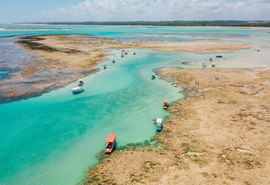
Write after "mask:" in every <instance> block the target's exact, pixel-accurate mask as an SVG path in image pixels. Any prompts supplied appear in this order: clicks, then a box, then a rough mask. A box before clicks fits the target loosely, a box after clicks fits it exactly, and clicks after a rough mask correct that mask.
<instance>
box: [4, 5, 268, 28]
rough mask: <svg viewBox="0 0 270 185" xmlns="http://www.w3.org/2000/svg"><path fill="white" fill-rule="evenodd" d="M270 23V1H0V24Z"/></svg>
mask: <svg viewBox="0 0 270 185" xmlns="http://www.w3.org/2000/svg"><path fill="white" fill-rule="evenodd" d="M228 19H230V20H232V19H233V20H270V0H1V1H0V22H2V23H6V22H20V21H124V20H157V21H159V20H228Z"/></svg>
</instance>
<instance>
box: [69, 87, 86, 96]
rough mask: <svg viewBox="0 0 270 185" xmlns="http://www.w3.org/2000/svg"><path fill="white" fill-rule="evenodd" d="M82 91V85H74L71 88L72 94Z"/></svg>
mask: <svg viewBox="0 0 270 185" xmlns="http://www.w3.org/2000/svg"><path fill="white" fill-rule="evenodd" d="M82 92H83V88H82V87H74V88H72V93H73V94H80V93H82Z"/></svg>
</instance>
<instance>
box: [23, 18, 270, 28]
mask: <svg viewBox="0 0 270 185" xmlns="http://www.w3.org/2000/svg"><path fill="white" fill-rule="evenodd" d="M29 23H31V24H49V25H55V24H57V25H130V26H133V25H134V26H135V25H142V26H235V27H270V20H269V21H236V20H226V21H224V20H216V21H104V22H98V21H86V22H23V23H20V24H29Z"/></svg>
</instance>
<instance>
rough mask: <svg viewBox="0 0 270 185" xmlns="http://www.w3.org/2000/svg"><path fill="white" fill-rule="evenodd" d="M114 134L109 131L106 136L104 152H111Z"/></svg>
mask: <svg viewBox="0 0 270 185" xmlns="http://www.w3.org/2000/svg"><path fill="white" fill-rule="evenodd" d="M115 141H116V135H115V133H110V134H109V136H108V138H107V139H106V148H105V153H106V154H111V153H112V152H113V150H114V147H115Z"/></svg>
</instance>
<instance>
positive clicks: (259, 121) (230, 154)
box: [85, 68, 270, 185]
mask: <svg viewBox="0 0 270 185" xmlns="http://www.w3.org/2000/svg"><path fill="white" fill-rule="evenodd" d="M159 73H160V75H161V76H162V77H163V78H164V79H165V80H168V81H171V80H175V81H176V82H177V83H178V85H181V86H183V87H184V89H185V92H186V98H185V99H184V100H182V101H178V102H176V103H175V104H173V105H172V106H171V108H170V116H169V118H168V119H167V120H166V122H165V125H164V131H163V132H162V133H161V134H157V135H156V139H157V140H158V142H159V143H160V147H147V148H131V149H130V150H120V151H116V152H115V153H114V154H112V155H111V156H109V157H108V158H106V159H104V160H103V161H102V162H101V163H99V164H97V165H96V166H94V167H93V168H91V169H90V170H89V171H88V173H87V182H86V183H85V184H209V185H210V184H247V185H249V184H265V185H266V184H269V183H270V177H269V173H268V172H269V171H270V164H269V161H270V155H269V150H270V145H269V143H270V134H269V133H270V107H269V105H270V93H269V91H270V81H269V78H270V70H267V69H176V68H165V69H160V70H159ZM195 82H199V85H195V84H196V83H195Z"/></svg>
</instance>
